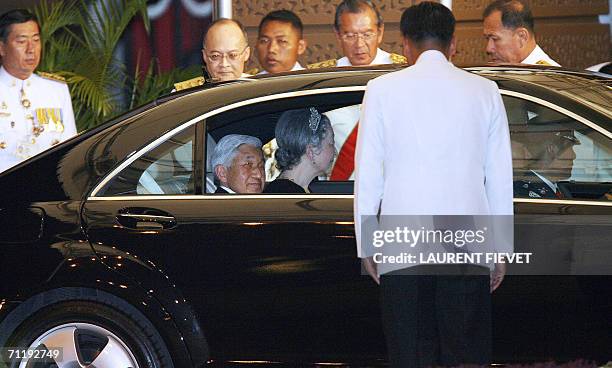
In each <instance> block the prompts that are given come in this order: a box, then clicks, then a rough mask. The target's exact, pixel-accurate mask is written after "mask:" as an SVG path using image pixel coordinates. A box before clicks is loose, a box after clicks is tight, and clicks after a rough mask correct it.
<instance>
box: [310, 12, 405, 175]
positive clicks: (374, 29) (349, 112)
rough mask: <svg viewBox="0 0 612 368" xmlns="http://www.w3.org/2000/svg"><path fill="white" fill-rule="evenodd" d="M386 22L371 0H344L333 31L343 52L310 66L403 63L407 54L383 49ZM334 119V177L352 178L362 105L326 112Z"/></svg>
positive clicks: (311, 67)
mask: <svg viewBox="0 0 612 368" xmlns="http://www.w3.org/2000/svg"><path fill="white" fill-rule="evenodd" d="M384 31H385V25H384V23H383V19H382V16H381V15H380V12H379V11H378V8H377V7H376V5H374V4H373V3H372V1H370V0H343V1H342V2H341V3H340V4H339V5H338V6H337V7H336V15H335V19H334V32H335V34H336V38H337V40H338V43H339V44H340V46H341V47H342V53H343V54H344V56H343V57H342V58H340V59H338V60H335V59H331V60H326V61H321V62H319V63H314V64H309V65H308V68H309V69H316V68H329V67H336V66H368V65H377V64H402V63H405V62H406V58H405V57H403V56H401V55H398V54H392V53H388V52H386V51H384V50H382V49H380V47H379V46H380V44H381V42H382V40H383V34H384ZM326 115H327V116H328V117H329V119H330V120H331V122H332V126H333V128H334V133H335V137H336V139H335V145H336V150H337V152H338V157H337V159H336V162H335V163H334V166H333V168H332V172H331V176H330V179H331V180H339V181H343V180H349V179H352V178H353V171H354V167H355V164H354V162H355V160H354V157H355V143H356V141H357V129H358V124H357V122H358V120H359V106H350V107H347V108H344V109H338V110H335V111H333V112H331V113H328V114H326Z"/></svg>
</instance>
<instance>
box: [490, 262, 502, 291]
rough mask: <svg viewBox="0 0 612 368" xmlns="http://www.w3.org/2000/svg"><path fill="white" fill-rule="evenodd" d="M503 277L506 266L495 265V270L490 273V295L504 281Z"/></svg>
mask: <svg viewBox="0 0 612 368" xmlns="http://www.w3.org/2000/svg"><path fill="white" fill-rule="evenodd" d="M504 276H506V264H505V263H496V264H495V268H494V269H493V271H492V272H491V293H493V292H494V291H495V289H497V288H498V287H499V285H501V283H502V281H504Z"/></svg>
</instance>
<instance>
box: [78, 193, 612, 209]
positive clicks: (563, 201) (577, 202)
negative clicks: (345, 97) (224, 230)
mask: <svg viewBox="0 0 612 368" xmlns="http://www.w3.org/2000/svg"><path fill="white" fill-rule="evenodd" d="M160 199H165V200H181V201H188V200H189V201H193V200H241V199H351V200H354V199H355V195H354V194H227V195H194V194H189V195H183V194H172V195H158V196H155V195H142V196H123V197H120V196H117V197H89V198H87V200H88V201H101V202H105V201H154V200H160ZM512 202H513V203H545V204H564V205H574V206H575V205H581V206H600V207H612V202H605V201H584V200H568V199H542V198H541V199H537V198H513V199H512Z"/></svg>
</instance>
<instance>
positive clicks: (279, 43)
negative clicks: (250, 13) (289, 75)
mask: <svg viewBox="0 0 612 368" xmlns="http://www.w3.org/2000/svg"><path fill="white" fill-rule="evenodd" d="M306 45H307V43H306V40H305V39H304V25H303V24H302V21H301V20H300V18H299V17H298V16H297V15H296V14H295V13H294V12H292V11H290V10H275V11H272V12H270V13H268V14H267V15H266V16H265V17H263V19H262V20H261V22H260V23H259V31H258V35H257V45H256V46H255V49H256V50H257V60H259V64H261V67H262V68H263V70H262V71H261V72H259V73H258V74H268V73H283V72H289V71H296V70H303V69H304V67H302V65H301V64H300V63H299V62H298V58H299V57H300V56H301V55H302V54H303V53H304V52H305V51H306Z"/></svg>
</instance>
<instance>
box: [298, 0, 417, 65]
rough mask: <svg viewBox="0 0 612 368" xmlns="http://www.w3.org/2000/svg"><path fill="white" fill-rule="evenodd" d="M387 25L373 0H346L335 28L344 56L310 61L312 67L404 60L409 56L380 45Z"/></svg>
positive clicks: (339, 10) (398, 61)
mask: <svg viewBox="0 0 612 368" xmlns="http://www.w3.org/2000/svg"><path fill="white" fill-rule="evenodd" d="M384 31H385V25H384V23H383V19H382V16H381V14H380V12H379V11H378V8H377V7H376V5H374V3H372V1H370V0H343V1H342V2H341V3H340V4H339V5H338V6H337V7H336V15H335V18H334V32H335V34H336V39H337V40H338V43H339V44H340V46H341V47H342V53H343V54H344V57H342V58H340V59H338V60H334V59H332V60H326V61H322V62H319V63H314V64H310V65H308V68H309V69H311V68H326V67H335V66H365V65H376V64H401V63H405V62H406V58H405V57H403V56H401V55H398V54H392V53H388V52H386V51H384V50H382V49H380V48H379V46H380V44H381V43H382V40H383V35H384Z"/></svg>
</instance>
